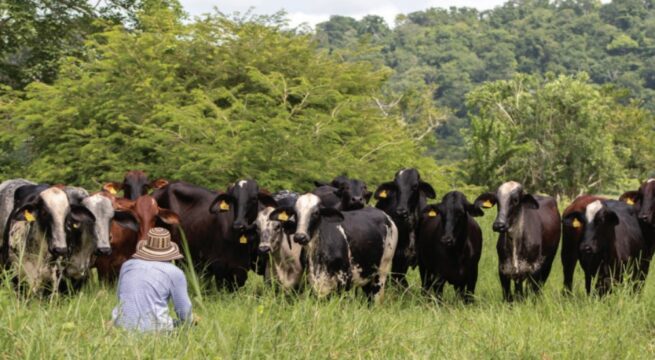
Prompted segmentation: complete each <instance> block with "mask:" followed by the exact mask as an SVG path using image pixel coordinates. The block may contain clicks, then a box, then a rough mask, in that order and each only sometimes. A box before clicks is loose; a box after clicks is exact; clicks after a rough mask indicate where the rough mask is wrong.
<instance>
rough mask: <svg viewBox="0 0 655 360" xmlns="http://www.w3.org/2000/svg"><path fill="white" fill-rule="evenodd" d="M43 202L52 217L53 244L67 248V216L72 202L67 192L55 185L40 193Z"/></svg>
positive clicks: (60, 247)
mask: <svg viewBox="0 0 655 360" xmlns="http://www.w3.org/2000/svg"><path fill="white" fill-rule="evenodd" d="M40 197H41V200H43V204H44V205H45V207H46V208H47V211H48V212H49V213H50V217H51V221H52V222H51V233H52V234H51V236H52V239H51V244H52V247H53V248H59V249H66V231H65V222H66V216H67V215H68V213H69V211H70V204H69V203H68V197H67V196H66V193H65V192H64V191H63V190H61V189H59V188H55V187H51V188H48V189H46V190H44V191H42V192H41V194H40Z"/></svg>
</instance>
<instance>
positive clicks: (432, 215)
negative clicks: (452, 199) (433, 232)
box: [428, 210, 437, 217]
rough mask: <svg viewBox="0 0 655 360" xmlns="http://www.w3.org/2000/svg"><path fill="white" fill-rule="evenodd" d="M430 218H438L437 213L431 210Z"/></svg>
mask: <svg viewBox="0 0 655 360" xmlns="http://www.w3.org/2000/svg"><path fill="white" fill-rule="evenodd" d="M428 216H429V217H436V216H437V212H436V211H434V210H430V211H429V212H428Z"/></svg>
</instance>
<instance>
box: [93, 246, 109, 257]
mask: <svg viewBox="0 0 655 360" xmlns="http://www.w3.org/2000/svg"><path fill="white" fill-rule="evenodd" d="M95 254H96V255H111V248H110V247H101V248H97V249H96V251H95Z"/></svg>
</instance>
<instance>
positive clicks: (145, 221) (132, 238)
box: [94, 192, 179, 282]
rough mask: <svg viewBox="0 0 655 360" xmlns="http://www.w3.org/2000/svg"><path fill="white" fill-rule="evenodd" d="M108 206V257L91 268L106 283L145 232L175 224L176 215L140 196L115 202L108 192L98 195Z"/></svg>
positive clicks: (127, 257)
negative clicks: (109, 249)
mask: <svg viewBox="0 0 655 360" xmlns="http://www.w3.org/2000/svg"><path fill="white" fill-rule="evenodd" d="M98 196H102V197H104V198H106V199H108V200H110V202H111V203H112V207H113V209H114V217H113V221H112V223H111V229H110V232H111V241H110V245H111V253H110V254H108V255H101V256H98V257H97V258H96V259H95V263H94V266H95V267H96V269H97V270H98V277H99V278H100V279H101V280H103V281H106V282H113V281H115V280H116V279H117V277H118V273H119V272H120V269H121V266H122V265H123V263H124V262H125V261H127V260H129V259H130V258H131V257H132V255H134V252H135V251H136V245H137V243H138V242H139V240H143V239H145V236H146V234H148V231H149V230H150V229H152V228H153V227H155V226H156V225H158V221H160V222H163V223H164V224H169V225H177V224H179V217H178V215H177V214H176V213H175V212H173V211H170V210H169V209H165V208H161V207H159V205H158V204H157V201H155V199H154V198H153V197H152V196H150V195H141V196H139V197H137V199H136V200H134V201H132V200H129V199H121V198H115V197H114V196H113V195H112V194H110V193H108V192H102V193H100V194H98Z"/></svg>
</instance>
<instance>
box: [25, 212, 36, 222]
mask: <svg viewBox="0 0 655 360" xmlns="http://www.w3.org/2000/svg"><path fill="white" fill-rule="evenodd" d="M23 215H24V216H25V220H27V222H34V221H36V217H34V214H32V213H31V212H30V211H29V210H25V212H24V213H23Z"/></svg>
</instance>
